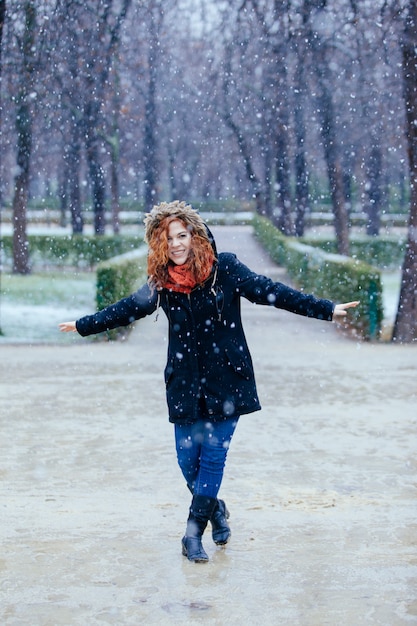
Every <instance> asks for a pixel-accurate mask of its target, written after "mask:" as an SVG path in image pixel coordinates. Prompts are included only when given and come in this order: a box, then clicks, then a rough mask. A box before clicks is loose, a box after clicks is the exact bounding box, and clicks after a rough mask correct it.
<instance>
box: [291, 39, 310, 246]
mask: <svg viewBox="0 0 417 626" xmlns="http://www.w3.org/2000/svg"><path fill="white" fill-rule="evenodd" d="M294 98H295V106H294V132H295V143H296V152H295V205H296V214H295V235H296V236H297V237H302V236H303V235H304V228H305V215H306V211H307V208H308V198H309V195H308V171H307V160H306V153H305V145H306V127H305V121H304V110H305V99H306V98H305V77H304V59H302V58H301V56H300V50H298V54H297V67H296V71H295V86H294Z"/></svg>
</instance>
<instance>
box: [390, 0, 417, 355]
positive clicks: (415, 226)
mask: <svg viewBox="0 0 417 626" xmlns="http://www.w3.org/2000/svg"><path fill="white" fill-rule="evenodd" d="M402 66H403V67H402V69H403V79H404V99H405V108H406V125H407V142H408V163H409V171H410V188H411V194H410V214H409V220H408V238H407V245H406V250H405V258H404V264H403V268H402V278H401V289H400V299H399V304H398V311H397V316H396V320H395V325H394V331H393V336H392V339H393V341H397V342H399V343H411V342H413V341H416V340H417V234H416V233H417V127H416V123H415V120H416V119H417V0H410V1H409V4H408V15H407V18H406V22H405V27H404V34H403V40H402Z"/></svg>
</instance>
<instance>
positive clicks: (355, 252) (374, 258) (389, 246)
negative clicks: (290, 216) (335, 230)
mask: <svg viewBox="0 0 417 626" xmlns="http://www.w3.org/2000/svg"><path fill="white" fill-rule="evenodd" d="M300 241H301V242H302V243H305V244H307V245H308V246H314V247H319V248H321V249H322V250H324V251H325V252H331V253H336V251H337V243H336V240H335V239H334V238H332V239H327V238H326V239H323V238H313V237H301V238H300ZM405 245H406V240H405V238H401V237H387V236H382V237H355V236H352V237H351V238H350V241H349V247H350V256H351V257H352V258H357V259H359V260H360V261H364V262H365V263H368V264H369V265H373V266H375V267H379V268H380V269H384V270H396V269H400V268H401V266H402V263H403V260H404V254H405Z"/></svg>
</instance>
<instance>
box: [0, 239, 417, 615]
mask: <svg viewBox="0 0 417 626" xmlns="http://www.w3.org/2000/svg"><path fill="white" fill-rule="evenodd" d="M213 230H214V232H215V236H216V239H217V241H218V247H219V249H220V250H230V251H236V252H237V253H238V255H239V257H240V258H241V259H242V260H243V261H244V262H246V263H247V264H248V265H249V266H250V267H252V268H253V269H255V270H257V271H261V272H262V273H265V274H268V275H272V276H274V277H275V278H276V279H277V280H278V279H282V280H285V274H283V272H282V270H281V269H280V268H277V267H276V266H274V264H273V263H271V261H269V260H268V259H267V257H266V255H265V254H264V253H263V252H262V250H260V249H259V248H258V246H257V245H256V243H255V242H254V241H253V239H252V238H251V236H250V229H249V228H247V227H240V228H232V227H227V228H226V227H223V228H221V227H217V228H214V229H213ZM318 295H320V294H318ZM87 312H88V311H86V313H87ZM243 317H244V323H245V329H246V334H247V339H248V343H249V346H250V347H251V351H252V356H253V360H254V366H255V371H256V375H257V381H258V388H259V395H260V398H261V402H262V406H263V410H262V411H260V412H258V413H254V414H253V415H248V416H244V417H242V418H241V420H240V423H239V425H238V428H237V430H236V433H235V437H234V439H233V443H232V446H231V450H230V453H229V457H228V462H227V467H226V472H225V477H224V481H223V485H222V488H221V494H220V495H221V496H222V497H223V498H224V499H225V500H226V502H227V504H228V507H229V509H230V511H231V518H230V523H231V527H232V539H231V542H230V543H229V544H228V546H227V547H226V548H225V549H220V548H217V547H216V546H215V545H214V544H213V543H212V540H211V536H210V532H209V531H207V532H206V534H205V536H204V545H205V548H206V550H207V552H208V554H209V556H210V562H209V563H208V564H206V565H201V564H193V563H189V562H188V561H187V560H186V559H185V558H184V557H182V556H181V548H180V539H181V536H182V534H183V531H184V528H185V520H186V517H187V509H188V505H189V494H188V491H187V489H186V488H185V486H184V484H183V481H182V478H181V475H180V472H179V469H178V468H177V465H176V460H175V451H174V441H173V427H172V425H171V424H169V423H168V420H167V415H166V407H165V400H164V387H163V375H162V372H163V367H164V364H165V356H166V348H167V346H166V343H167V334H166V331H167V326H166V321H165V319H164V316H163V315H160V316H159V320H158V322H157V323H154V321H153V318H149V319H147V320H143V321H141V322H139V323H138V324H137V325H136V328H135V330H134V331H133V332H132V334H131V335H130V338H129V340H128V341H126V342H121V343H102V342H91V341H88V340H85V339H81V338H79V337H77V336H75V335H74V341H73V344H72V345H67V344H66V345H43V346H42V345H34V346H25V345H18V346H12V345H7V346H1V348H0V352H1V360H0V414H1V433H2V440H1V441H2V443H1V457H0V476H1V519H0V523H1V525H0V528H1V536H2V542H1V545H2V550H1V555H0V581H1V586H0V623H1V624H4V625H5V626H38V625H39V626H61V625H62V626H64V625H65V626H70V625H71V626H72V625H74V626H75V625H76V626H86V625H88V626H95V625H103V624H114V625H133V626H137V625H139V624H150V625H153V624H160V625H165V624H166V625H169V624H172V625H176V624H185V623H187V624H196V625H197V624H204V625H207V626H211V625H213V626H214V625H216V626H226V625H229V624H230V625H239V626H243V625H246V624H248V625H249V624H256V623H260V624H265V625H282V624H283V625H287V624H288V625H291V626H295V625H300V626H324V625H332V626H336V625H337V626H339V625H343V626H360V625H367V626H368V625H377V624H378V625H383V626H396V625H403V624H404V625H405V624H417V547H416V536H417V535H416V530H417V523H416V519H417V515H416V514H417V504H416V502H417V501H416V495H417V493H416V468H417V460H416V429H417V411H416V399H417V351H416V350H417V347H416V346H394V345H389V344H379V345H377V344H365V343H358V342H356V341H354V340H352V339H348V338H346V337H345V336H344V335H343V334H342V333H341V332H339V331H338V329H337V328H336V326H335V325H334V324H329V323H325V322H318V321H316V320H307V319H304V318H300V317H297V316H294V315H290V314H288V313H286V312H283V311H276V310H274V309H270V308H266V307H257V306H255V305H251V304H249V303H244V306H243Z"/></svg>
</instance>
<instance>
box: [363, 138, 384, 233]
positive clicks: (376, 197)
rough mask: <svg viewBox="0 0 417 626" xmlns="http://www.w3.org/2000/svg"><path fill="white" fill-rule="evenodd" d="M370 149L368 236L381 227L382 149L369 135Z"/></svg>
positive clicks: (377, 231) (367, 208) (367, 209)
mask: <svg viewBox="0 0 417 626" xmlns="http://www.w3.org/2000/svg"><path fill="white" fill-rule="evenodd" d="M371 142H372V145H371V150H370V154H369V157H368V168H367V169H368V180H367V183H368V189H367V196H368V204H367V207H366V213H367V221H366V234H367V235H369V236H370V237H376V236H377V235H379V230H380V227H381V203H382V151H381V146H379V145H378V143H379V142H378V138H377V137H375V136H372V135H371Z"/></svg>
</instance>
